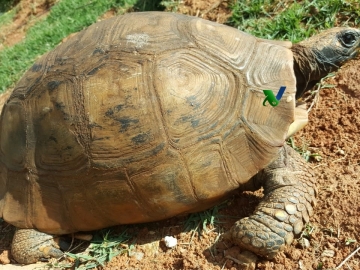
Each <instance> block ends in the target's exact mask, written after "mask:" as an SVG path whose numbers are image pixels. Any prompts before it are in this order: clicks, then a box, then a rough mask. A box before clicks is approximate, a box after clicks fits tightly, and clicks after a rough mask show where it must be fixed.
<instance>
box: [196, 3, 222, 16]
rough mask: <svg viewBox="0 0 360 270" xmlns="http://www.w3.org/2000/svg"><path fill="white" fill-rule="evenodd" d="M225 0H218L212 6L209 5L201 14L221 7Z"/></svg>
mask: <svg viewBox="0 0 360 270" xmlns="http://www.w3.org/2000/svg"><path fill="white" fill-rule="evenodd" d="M223 1H224V0H219V1H217V2H216V3H215V4H213V5H212V6H211V7H209V8H208V9H207V10H205V11H204V12H202V13H201V15H205V14H207V13H209V12H210V11H212V10H213V9H215V8H217V7H219V6H220V5H221V3H222V2H223Z"/></svg>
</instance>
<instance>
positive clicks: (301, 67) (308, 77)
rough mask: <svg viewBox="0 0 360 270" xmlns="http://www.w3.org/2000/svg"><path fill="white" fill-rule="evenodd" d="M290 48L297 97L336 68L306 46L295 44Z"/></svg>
mask: <svg viewBox="0 0 360 270" xmlns="http://www.w3.org/2000/svg"><path fill="white" fill-rule="evenodd" d="M291 50H292V52H293V57H294V73H295V77H296V98H297V99H298V98H299V97H301V96H302V95H303V94H304V93H305V92H306V91H307V90H309V89H311V88H312V87H313V86H314V85H315V84H316V83H318V82H319V81H320V80H321V79H322V78H324V77H325V76H326V75H327V74H329V73H330V72H331V71H333V70H336V69H337V68H338V67H336V66H333V65H330V64H329V63H328V62H327V61H325V60H323V59H321V57H320V55H319V54H317V53H316V52H315V51H313V50H312V49H310V48H309V47H307V46H303V45H301V44H295V45H294V46H293V47H292V48H291Z"/></svg>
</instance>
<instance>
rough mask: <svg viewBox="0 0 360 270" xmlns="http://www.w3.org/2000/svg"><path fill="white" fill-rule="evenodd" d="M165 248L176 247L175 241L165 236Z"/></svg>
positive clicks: (173, 238)
mask: <svg viewBox="0 0 360 270" xmlns="http://www.w3.org/2000/svg"><path fill="white" fill-rule="evenodd" d="M164 240H165V246H166V247H168V248H173V247H175V246H176V245H177V239H176V238H175V237H172V236H165V238H164Z"/></svg>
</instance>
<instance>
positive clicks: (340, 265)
mask: <svg viewBox="0 0 360 270" xmlns="http://www.w3.org/2000/svg"><path fill="white" fill-rule="evenodd" d="M359 250H360V247H358V248H357V249H355V251H354V252H353V253H351V254H350V255H349V256H347V257H346V258H345V260H344V261H343V262H342V263H340V264H339V266H338V267H336V268H335V270H339V269H340V268H341V267H342V266H343V265H344V264H345V263H346V262H347V261H348V260H349V259H350V258H351V257H352V256H354V255H355V254H356V253H357V252H358V251H359Z"/></svg>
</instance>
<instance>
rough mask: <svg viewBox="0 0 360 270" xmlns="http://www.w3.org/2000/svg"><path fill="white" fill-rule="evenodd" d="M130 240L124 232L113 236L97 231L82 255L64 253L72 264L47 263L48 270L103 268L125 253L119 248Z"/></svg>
mask: <svg viewBox="0 0 360 270" xmlns="http://www.w3.org/2000/svg"><path fill="white" fill-rule="evenodd" d="M129 239H130V236H129V235H128V234H127V232H126V231H124V232H123V233H121V234H113V233H112V232H111V231H109V230H106V229H104V230H101V231H98V232H97V233H96V234H95V236H94V239H93V240H92V241H91V243H90V245H89V247H88V248H87V249H86V250H85V251H84V252H82V253H78V254H74V253H70V252H66V253H65V257H68V258H71V259H72V260H73V263H66V262H57V263H49V264H48V265H47V266H48V269H53V268H60V269H67V268H71V269H77V270H85V269H97V268H98V267H104V266H105V264H106V263H107V262H110V261H111V259H112V258H114V257H115V256H117V255H119V254H122V253H126V252H127V251H128V249H124V248H122V247H121V244H123V243H125V242H126V241H128V240H129Z"/></svg>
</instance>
